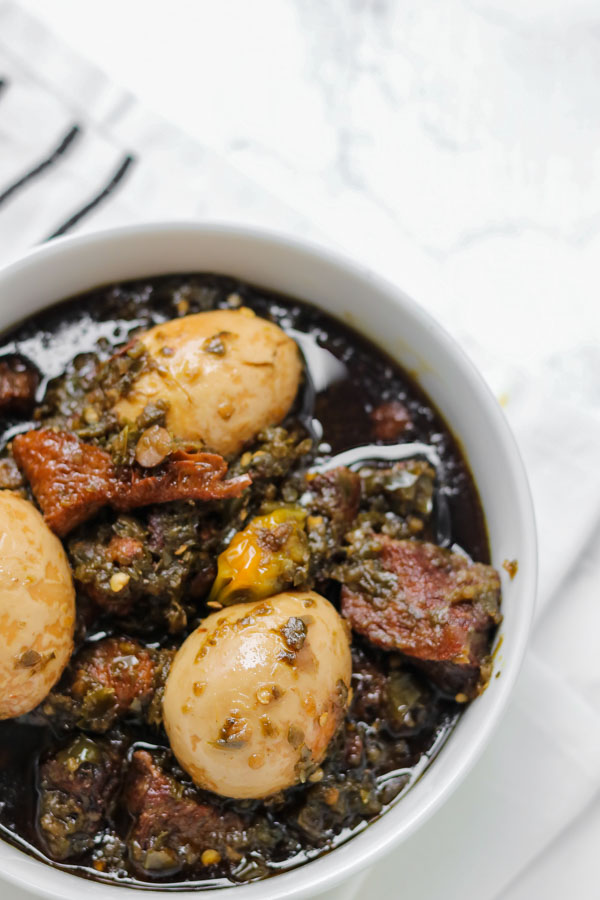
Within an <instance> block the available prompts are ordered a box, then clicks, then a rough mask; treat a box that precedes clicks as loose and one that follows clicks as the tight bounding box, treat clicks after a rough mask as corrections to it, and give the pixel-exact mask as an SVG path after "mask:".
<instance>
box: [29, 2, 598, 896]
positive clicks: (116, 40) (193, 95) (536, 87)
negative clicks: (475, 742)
mask: <svg viewBox="0 0 600 900" xmlns="http://www.w3.org/2000/svg"><path fill="white" fill-rule="evenodd" d="M21 5H22V6H23V7H25V8H26V9H29V10H31V11H33V12H34V13H35V14H36V15H38V16H39V17H40V18H41V19H43V20H45V21H46V23H47V24H48V25H50V26H51V27H52V28H53V29H54V30H55V31H56V33H57V34H59V35H60V36H61V37H62V38H63V39H64V40H66V41H67V42H68V43H70V44H71V45H72V46H74V47H76V48H78V49H79V50H80V51H81V52H83V54H84V55H85V56H87V57H89V58H90V59H92V60H94V61H95V62H97V63H99V64H100V65H101V66H102V67H103V68H104V69H105V70H106V71H107V72H108V73H109V74H110V75H111V77H112V78H113V79H115V80H117V81H120V82H121V83H123V84H124V85H125V86H127V87H128V88H130V89H131V90H133V91H134V92H135V93H137V94H138V95H139V96H140V97H141V99H142V100H143V101H144V103H145V104H146V105H147V106H149V107H151V108H152V109H154V110H155V111H157V112H159V113H162V114H163V115H164V116H166V117H167V118H169V119H170V120H172V121H175V122H176V123H177V124H179V125H180V126H181V127H182V128H183V129H184V130H186V131H187V132H189V133H192V134H194V135H195V136H196V137H197V138H198V139H199V140H200V141H201V142H202V144H204V145H205V146H208V147H209V148H211V149H212V150H214V151H215V152H216V153H217V154H219V156H221V157H222V158H224V159H225V160H227V161H228V162H230V163H231V164H232V165H234V166H236V167H237V168H238V169H240V170H241V171H243V172H244V173H245V174H246V175H248V176H250V177H251V178H252V179H254V180H255V181H257V182H259V183H260V184H262V185H263V186H264V187H265V189H267V190H268V191H269V192H271V193H272V194H274V195H276V196H277V197H279V198H280V199H281V200H283V201H285V202H286V203H287V204H288V206H289V207H291V208H292V209H294V210H295V211H297V213H299V214H300V215H301V216H303V217H304V218H305V219H306V220H307V221H308V222H310V223H312V227H313V229H314V233H316V234H319V235H320V236H325V237H326V239H327V240H328V241H330V242H332V243H335V244H338V245H339V246H340V247H341V248H342V249H344V250H346V251H347V252H350V253H351V254H353V255H354V256H356V258H358V259H360V260H362V261H364V262H365V263H368V264H370V265H371V266H372V267H374V268H376V269H377V270H379V271H380V272H382V273H384V274H387V275H388V276H389V277H391V278H392V279H393V280H395V281H396V282H397V283H399V284H400V285H402V287H404V289H405V290H406V291H408V292H409V293H411V294H413V295H414V296H415V297H417V298H418V299H419V300H420V301H421V302H422V303H424V305H426V306H427V307H428V308H429V309H430V310H431V311H433V312H434V313H435V314H436V315H437V316H438V317H439V318H440V319H441V320H442V321H443V322H444V324H445V325H446V326H447V327H448V328H449V330H450V331H451V332H453V333H454V334H455V335H456V336H458V337H459V338H460V339H461V341H462V342H463V344H465V345H466V346H467V348H468V349H470V351H471V353H472V355H474V356H475V358H476V361H477V362H478V363H479V364H480V365H481V367H482V369H483V370H484V372H485V374H486V377H487V378H488V380H489V381H490V382H491V384H492V386H493V387H494V388H495V390H496V391H497V393H498V394H503V393H504V392H505V391H506V390H507V387H508V386H509V382H510V378H507V373H510V374H511V378H512V379H513V381H514V380H515V379H516V380H519V379H530V380H531V379H534V380H539V381H540V382H543V383H544V385H545V386H546V389H547V392H548V397H549V398H550V401H551V400H552V398H554V397H555V398H559V399H562V400H564V401H566V402H567V403H569V404H570V405H571V406H573V405H575V406H577V407H579V409H580V410H584V411H587V412H588V413H589V414H590V415H591V416H600V311H599V299H600V298H599V296H598V295H599V291H598V270H599V264H598V260H599V259H600V102H599V101H600V96H599V95H600V87H599V86H600V3H599V2H598V0H438V2H435V0H194V2H192V0H188V2H185V0H170V2H169V3H165V2H159V0H145V2H144V0H101V2H100V0H87V2H85V3H82V2H80V0H79V2H78V0H53V2H52V3H48V2H47V0H21ZM309 230H310V229H309ZM534 314H536V315H534ZM532 322H534V323H535V324H534V325H532V324H531V323H532ZM504 399H506V398H504ZM508 402H509V404H510V396H509V398H508ZM549 415H552V409H551V408H549ZM566 464H568V460H567V461H566ZM599 556H600V546H599V542H598V540H596V542H595V546H594V545H592V548H591V550H590V549H589V548H588V554H587V557H586V564H585V565H584V566H583V567H581V568H580V571H579V574H578V584H579V586H580V589H579V590H578V592H577V594H576V597H577V599H576V603H577V605H576V607H575V608H574V615H579V616H581V617H582V620H583V618H584V616H585V613H586V609H589V604H590V603H593V602H595V593H596V588H595V583H594V579H595V577H596V574H595V573H596V572H597V568H595V567H594V566H593V564H592V563H593V561H594V559H595V560H596V561H597V560H598V558H599ZM586 579H587V582H586ZM581 585H583V587H584V588H585V589H581ZM574 602H575V601H574ZM536 645H537V648H538V649H540V648H542V649H543V650H544V652H545V654H546V656H547V655H548V654H551V653H552V652H554V653H557V654H560V655H561V661H562V666H563V669H562V671H564V672H566V674H567V676H568V678H569V679H570V681H571V682H572V683H573V684H574V685H576V686H577V687H579V688H580V689H581V691H582V693H583V695H584V696H585V698H586V701H587V702H589V703H590V704H591V705H593V706H594V707H595V708H596V709H597V710H598V712H600V676H596V677H591V678H590V663H593V661H594V660H595V659H598V658H600V652H599V651H600V636H598V635H597V634H596V632H594V631H587V632H586V633H584V634H576V633H572V634H570V636H569V641H568V642H565V635H564V625H563V624H562V623H561V624H556V623H554V622H553V620H552V619H551V618H548V619H547V620H545V621H543V622H542V623H541V626H540V627H539V628H538V633H537V636H536ZM599 671H600V669H599ZM598 767H599V771H600V760H599V762H598ZM549 790H551V788H550V786H549ZM599 836H600V804H598V803H596V805H595V806H594V805H592V806H591V807H590V809H589V810H588V812H587V813H586V814H585V815H584V816H583V817H582V818H581V819H580V820H579V822H578V823H576V825H575V826H574V827H571V828H570V829H569V831H568V832H567V834H565V835H563V836H562V837H561V838H560V841H559V843H558V844H557V845H556V846H554V847H553V848H551V850H550V852H549V853H548V854H546V857H545V859H543V860H542V861H541V862H540V863H539V864H538V866H537V868H536V869H535V870H533V874H531V875H529V876H527V878H528V879H529V880H527V878H526V879H525V880H524V881H523V882H522V884H521V886H520V887H519V886H517V887H516V888H515V890H514V892H513V893H511V894H510V897H511V900H517V898H518V900H525V898H528V900H529V898H534V900H537V897H541V896H544V897H545V898H546V900H558V898H559V897H560V898H561V900H562V897H563V896H564V894H565V892H566V890H569V891H570V893H573V892H574V896H577V897H578V898H582V900H587V898H590V900H597V898H598V897H600V888H598V887H597V885H596V886H593V885H595V882H596V877H595V871H596V856H597V850H596V847H597V843H598V837H599ZM575 879H577V880H575ZM393 890H395V888H394V889H393ZM364 896H365V897H369V900H370V895H369V894H368V893H364ZM379 896H380V897H381V900H384V897H383V895H382V894H379ZM449 896H450V900H453V898H452V896H451V894H450V895H449ZM392 897H395V893H393V891H392V893H389V898H390V900H392ZM387 898H388V895H386V896H385V900H387ZM432 900H437V898H432ZM464 900H471V898H464Z"/></svg>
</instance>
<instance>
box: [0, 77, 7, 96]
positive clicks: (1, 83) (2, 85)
mask: <svg viewBox="0 0 600 900" xmlns="http://www.w3.org/2000/svg"><path fill="white" fill-rule="evenodd" d="M7 87H8V81H7V80H6V78H0V94H1V93H2V91H4V90H5V89H6V88H7Z"/></svg>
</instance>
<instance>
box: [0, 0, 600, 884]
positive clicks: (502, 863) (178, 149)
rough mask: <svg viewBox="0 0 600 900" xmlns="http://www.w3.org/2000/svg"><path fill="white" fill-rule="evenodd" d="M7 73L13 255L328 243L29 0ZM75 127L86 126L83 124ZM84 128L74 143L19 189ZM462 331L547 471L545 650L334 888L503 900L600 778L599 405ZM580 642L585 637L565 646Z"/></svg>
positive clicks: (0, 140) (534, 476)
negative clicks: (181, 242)
mask: <svg viewBox="0 0 600 900" xmlns="http://www.w3.org/2000/svg"><path fill="white" fill-rule="evenodd" d="M1 80H4V82H5V84H4V87H1V86H0V260H1V261H4V260H7V259H9V258H10V257H12V256H14V255H15V254H17V253H19V252H20V251H22V250H24V249H26V248H27V247H29V246H31V245H32V244H35V243H37V242H39V241H40V240H43V239H44V238H46V237H48V236H49V235H50V234H52V233H54V232H55V231H57V230H60V229H61V227H66V230H67V231H69V232H71V231H84V230H94V229H96V228H100V227H105V226H110V225H114V224H121V223H128V222H134V221H141V220H146V221H147V220H152V219H155V220H156V219H161V218H171V219H173V218H186V217H189V218H208V219H211V220H217V219H223V220H227V219H229V220H231V219H234V220H236V221H241V222H247V223H255V224H262V225H267V226H269V227H275V228H280V229H282V230H284V231H287V232H289V233H299V234H303V235H306V234H310V235H311V236H312V237H317V238H320V239H321V240H325V238H324V237H323V235H319V232H318V229H317V228H316V227H314V226H313V225H312V224H311V223H310V222H308V221H307V220H306V218H305V217H303V216H301V215H299V214H297V213H296V212H295V211H293V210H292V209H290V208H289V207H287V206H286V205H285V204H283V203H280V202H279V201H278V200H277V199H276V198H275V197H273V196H271V195H270V194H268V193H267V192H265V190H264V189H263V188H259V187H258V186H257V185H255V184H254V183H253V182H251V181H249V180H248V179H247V178H245V177H244V176H242V175H241V174H240V173H239V172H238V171H236V170H235V169H234V168H233V167H232V166H230V165H229V164H228V163H227V162H225V161H223V160H221V159H220V158H219V157H218V156H216V155H215V154H214V153H213V152H211V151H210V150H207V149H206V148H204V147H202V146H201V145H199V144H198V143H197V142H196V141H194V140H191V139H189V138H187V137H186V136H185V135H184V134H182V133H181V132H180V131H179V130H178V129H176V128H174V127H172V126H170V125H169V124H168V123H166V122H164V121H162V120H160V119H159V118H157V117H155V116H153V115H150V114H148V113H147V112H146V111H144V110H143V109H142V108H141V107H140V105H139V104H138V103H137V102H136V101H135V99H134V98H133V97H132V96H131V95H129V94H128V93H126V92H124V91H122V90H120V89H119V88H117V87H115V85H113V84H112V83H111V82H110V80H109V79H107V78H106V77H105V76H104V75H103V74H102V73H101V72H99V71H98V70H96V69H95V68H94V67H92V66H90V65H89V64H88V63H87V62H85V61H83V60H81V59H79V58H78V57H77V56H76V55H75V54H73V53H72V52H71V51H69V50H67V49H66V48H64V47H63V46H62V45H61V44H60V43H59V42H58V41H57V40H56V39H55V38H54V37H53V36H52V35H50V34H49V33H48V31H47V30H46V29H45V28H44V27H43V26H41V25H40V24H39V23H37V22H36V21H35V20H33V19H31V18H30V17H29V16H27V15H26V14H24V13H23V11H22V10H20V9H19V8H18V7H17V6H15V5H13V4H3V5H0V81H1ZM74 126H77V127H78V128H79V131H78V132H75V133H74V134H73V132H72V129H73V128H74ZM67 138H68V140H67V147H66V148H63V149H62V152H60V153H58V154H56V153H55V158H53V159H51V160H50V162H49V164H48V165H46V166H45V167H42V168H41V170H39V171H37V173H35V172H34V174H33V175H32V176H31V177H29V178H28V179H27V180H25V181H24V183H20V182H22V179H23V177H24V176H26V175H27V174H28V173H31V172H32V170H35V169H36V167H37V168H38V169H39V167H40V163H42V162H43V161H44V160H48V159H49V158H50V157H52V155H53V152H54V151H56V148H58V147H59V145H60V144H61V142H63V143H64V142H65V139H67ZM130 158H131V159H130ZM113 182H115V183H114V184H112V183H113ZM327 240H328V242H329V243H334V240H333V239H327ZM460 337H461V339H462V341H463V343H464V344H465V345H466V346H467V347H468V350H469V352H470V353H471V355H472V356H473V357H474V358H475V360H476V362H477V363H478V364H479V365H480V367H481V368H482V370H483V371H484V374H486V375H487V377H488V378H489V380H490V382H491V383H492V384H493V386H494V388H495V389H496V390H497V391H498V392H499V393H500V392H501V393H502V394H504V395H505V396H506V397H507V401H506V406H507V414H508V416H509V419H510V421H511V424H512V426H513V428H514V430H515V432H516V434H517V438H518V440H519V443H520V446H521V449H522V451H523V454H524V458H525V462H526V465H527V468H528V471H529V475H530V479H531V482H532V488H533V493H534V500H535V505H536V510H537V517H538V524H539V529H540V550H541V590H540V610H544V612H543V614H542V620H541V622H540V625H539V627H538V630H537V634H536V637H535V641H534V649H535V652H531V653H530V655H529V659H528V661H527V663H526V665H525V667H524V670H523V673H522V676H521V678H520V681H519V684H518V686H517V689H516V692H515V697H514V700H513V702H512V704H511V707H510V709H509V711H508V713H507V714H506V716H505V719H504V721H503V722H502V724H501V726H500V728H499V730H498V732H497V734H496V736H495V739H494V741H493V742H492V745H491V746H490V748H489V749H488V751H487V752H486V753H485V755H484V757H483V758H482V760H481V761H480V762H479V764H478V765H477V766H476V768H475V770H474V771H473V772H472V773H471V775H470V776H469V778H468V779H467V781H466V782H465V784H464V785H463V786H462V787H461V788H459V790H458V791H457V793H456V794H455V795H454V797H453V798H452V799H451V800H450V801H449V802H448V804H447V805H446V806H445V808H444V809H443V810H442V811H441V812H440V813H438V814H437V815H436V816H435V817H434V819H433V820H432V821H431V822H430V823H428V824H427V825H426V826H425V827H424V828H423V829H422V830H421V831H420V832H419V833H418V834H417V835H415V836H413V837H412V838H411V839H410V840H409V841H407V842H406V843H405V844H404V845H403V846H401V847H400V848H399V849H398V850H396V851H395V852H394V853H393V854H392V855H391V856H390V857H389V858H388V859H387V860H384V861H383V863H380V864H378V865H376V866H375V867H374V868H373V869H372V870H370V871H369V872H366V873H364V875H363V877H362V878H361V879H357V880H355V881H354V882H353V884H352V886H346V887H344V888H343V889H340V890H336V891H334V892H330V893H329V894H328V895H327V896H328V897H330V898H333V897H334V896H335V897H336V898H346V900H350V898H351V897H356V896H358V895H360V896H361V897H364V898H371V897H373V898H375V897H377V898H379V900H386V898H390V900H391V898H392V897H394V898H395V897H396V896H397V895H398V891H399V886H400V889H402V890H403V892H405V893H407V894H408V895H409V896H410V897H411V898H412V900H418V898H421V897H423V898H425V897H427V898H436V897H438V896H451V897H454V896H456V897H459V896H460V897H461V900H474V898H477V900H493V898H496V897H499V895H500V893H501V891H502V890H503V889H504V888H506V887H507V886H508V885H509V884H511V883H513V882H514V879H515V878H517V876H518V875H519V873H520V872H522V871H523V869H524V868H525V867H526V866H527V864H528V863H529V862H531V861H532V860H533V859H534V857H536V856H537V855H538V854H539V853H540V851H542V849H543V848H544V847H546V846H548V845H549V844H550V843H551V842H552V841H553V840H554V839H555V838H556V836H557V835H558V834H559V833H560V832H561V831H562V830H563V829H564V828H565V827H566V826H567V825H568V824H569V823H570V822H572V821H573V820H574V819H575V817H576V816H577V815H579V814H580V813H581V811H582V810H583V809H584V807H585V805H586V804H587V803H588V802H589V801H590V799H591V797H592V796H593V794H594V793H595V791H596V790H597V788H598V786H599V785H600V772H599V771H598V766H597V763H596V760H597V759H598V755H599V751H600V698H598V697H596V694H595V692H594V684H595V678H594V676H593V674H591V673H593V671H594V662H595V648H594V646H593V642H592V641H591V639H590V640H588V643H587V645H586V646H585V652H583V653H581V652H577V648H580V646H581V645H580V643H579V640H580V636H579V634H578V629H581V622H582V621H585V623H586V625H585V628H586V632H587V634H589V635H593V634H594V633H600V610H597V609H595V608H594V604H593V600H594V598H593V597H592V596H591V591H592V589H593V587H592V586H593V585H594V583H597V577H598V575H600V565H599V560H598V553H597V548H595V547H594V546H591V547H590V548H588V549H587V551H585V553H584V556H583V565H582V550H583V548H585V546H586V543H587V542H588V540H589V539H590V537H591V536H592V534H593V531H594V529H595V527H596V524H597V522H598V518H599V516H600V474H599V473H598V471H597V468H596V463H597V448H598V447H599V446H600V418H598V416H597V415H596V412H597V411H596V410H594V408H593V407H592V405H591V404H590V405H589V408H587V409H585V410H583V409H577V408H574V406H573V405H572V404H571V403H569V402H566V401H565V400H564V399H563V400H559V399H558V394H559V393H560V391H559V390H557V389H556V386H555V385H553V384H552V380H551V379H550V378H548V377H546V376H547V374H548V373H544V372H541V371H540V372H538V378H537V379H534V378H532V373H531V372H527V371H525V370H524V371H520V370H519V371H517V370H515V369H514V368H508V367H507V365H506V362H505V361H504V360H501V359H498V358H497V357H496V356H495V355H494V349H493V347H492V346H489V345H487V344H486V339H485V336H484V335H482V334H472V333H466V332H462V333H461V334H460ZM578 560H579V565H580V566H582V571H583V572H584V573H585V577H584V578H583V579H580V583H579V586H578V590H577V592H576V598H577V607H576V613H577V615H576V616H575V617H574V616H573V615H571V613H570V609H569V602H565V601H566V600H569V599H570V598H571V596H572V593H573V589H572V585H573V566H574V564H575V563H576V562H577V561H578ZM583 616H585V619H583V618H582V617H583ZM574 618H576V621H575V622H574V621H573V619H574ZM576 641H577V643H576ZM569 642H571V643H572V644H573V646H574V647H575V649H574V650H572V651H571V652H566V653H565V652H564V645H567V646H568V645H569ZM569 679H570V680H569ZM432 848H433V850H434V860H435V865H432V864H431V854H432ZM449 885H451V888H449V887H448V886H449ZM3 896H6V894H5V893H3ZM24 896H25V895H24V894H23V893H22V892H19V891H17V890H16V889H10V893H9V894H8V898H10V900H16V898H17V897H19V898H20V897H24ZM514 896H515V900H516V898H517V894H515V895H514ZM518 896H519V898H520V897H521V895H518ZM522 896H525V895H522ZM529 896H535V894H530V895H529ZM511 897H512V894H511Z"/></svg>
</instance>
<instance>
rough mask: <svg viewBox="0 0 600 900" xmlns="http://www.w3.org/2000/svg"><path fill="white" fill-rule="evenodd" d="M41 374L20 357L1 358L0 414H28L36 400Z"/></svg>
mask: <svg viewBox="0 0 600 900" xmlns="http://www.w3.org/2000/svg"><path fill="white" fill-rule="evenodd" d="M39 380H40V379H39V375H38V373H37V372H36V371H35V369H33V368H32V367H31V366H28V365H27V364H26V363H25V362H23V360H21V359H19V358H18V357H10V358H8V359H1V360H0V415H2V414H6V413H18V414H20V415H26V414H27V413H28V412H29V411H30V410H31V407H32V406H33V403H34V401H35V392H36V390H37V386H38V384H39Z"/></svg>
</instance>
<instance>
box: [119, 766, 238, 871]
mask: <svg viewBox="0 0 600 900" xmlns="http://www.w3.org/2000/svg"><path fill="white" fill-rule="evenodd" d="M125 803H126V806H127V810H128V811H129V813H130V815H131V816H132V818H133V824H132V827H131V830H130V833H129V837H128V841H127V843H128V847H129V854H130V858H131V861H132V862H133V864H134V865H135V866H136V867H137V868H139V869H141V870H142V871H145V872H150V873H153V874H162V875H165V874H172V873H174V872H176V871H179V870H181V869H183V868H186V867H187V866H190V865H193V864H195V863H198V862H200V861H202V856H203V853H204V852H205V851H206V850H213V851H216V854H218V856H224V855H225V853H226V850H227V846H228V845H230V844H231V845H236V846H239V845H240V844H241V843H242V841H243V822H242V820H241V819H240V818H239V817H238V816H237V815H235V814H234V813H232V812H229V811H222V810H219V809H218V808H217V807H216V806H213V805H210V804H208V803H206V802H203V801H201V800H200V798H199V796H198V794H197V793H196V792H195V791H194V789H193V788H186V787H185V786H184V785H183V784H182V783H181V782H179V781H177V780H176V779H175V778H174V777H173V776H172V775H171V774H168V773H167V772H166V771H165V769H164V768H163V767H162V766H161V765H160V763H159V761H158V759H157V757H155V756H153V755H152V754H150V753H149V752H148V751H147V750H137V751H136V752H135V753H134V754H133V758H132V761H131V766H130V768H129V772H128V775H127V781H126V786H125ZM218 856H215V855H214V854H212V858H213V859H214V860H215V861H216V860H217V859H218Z"/></svg>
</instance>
